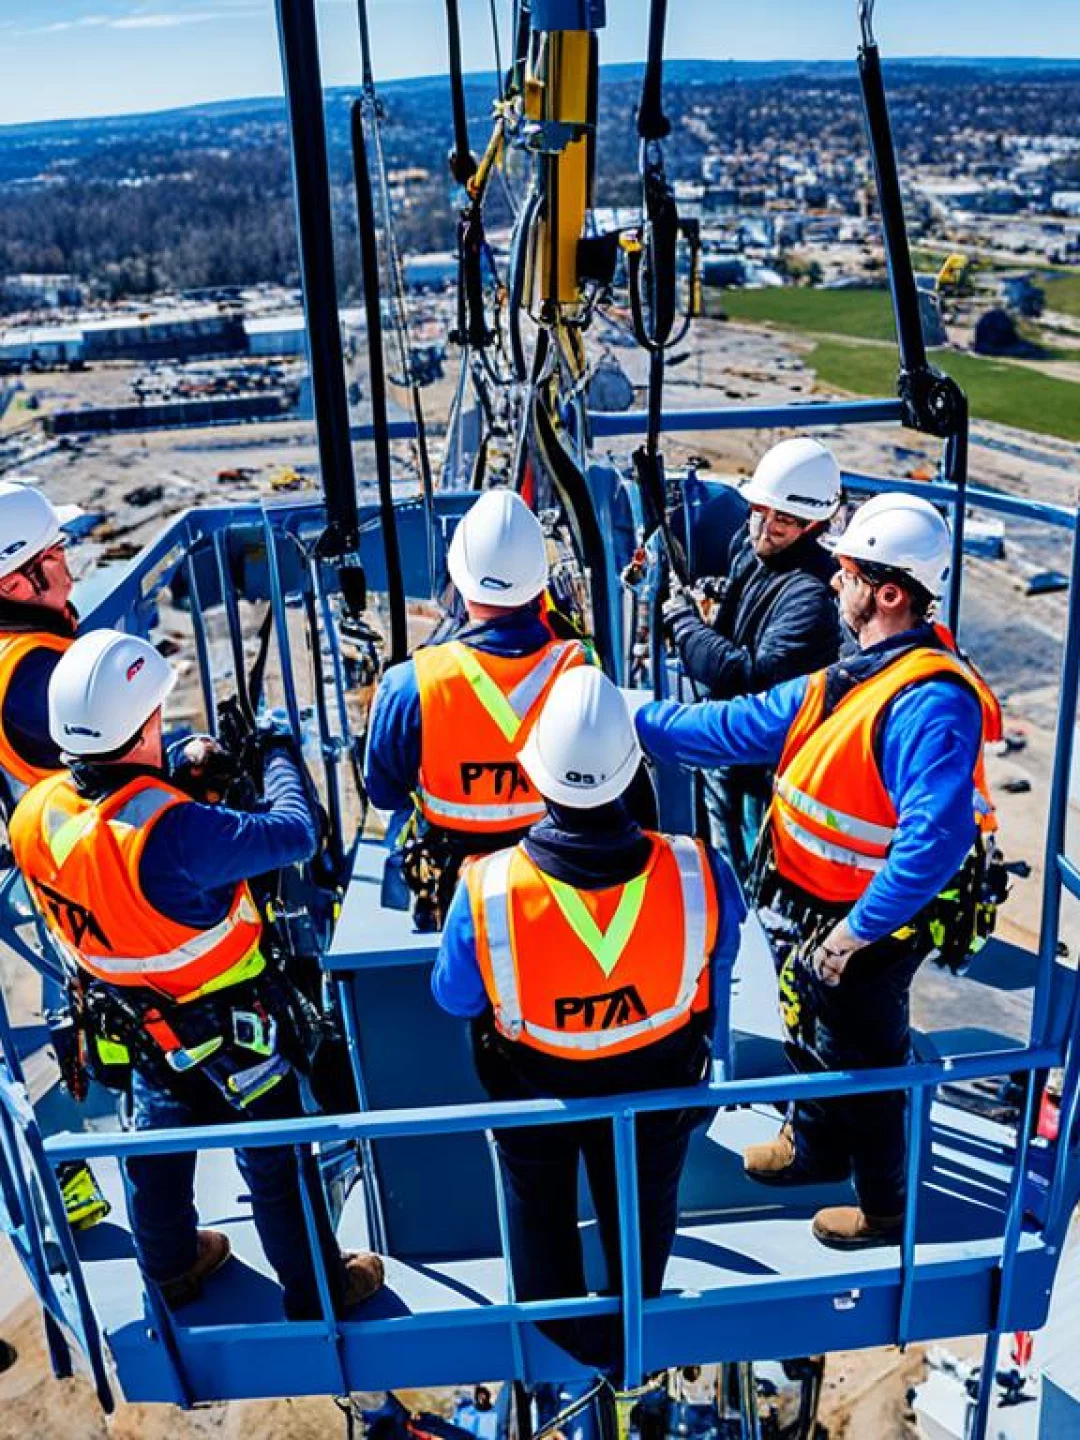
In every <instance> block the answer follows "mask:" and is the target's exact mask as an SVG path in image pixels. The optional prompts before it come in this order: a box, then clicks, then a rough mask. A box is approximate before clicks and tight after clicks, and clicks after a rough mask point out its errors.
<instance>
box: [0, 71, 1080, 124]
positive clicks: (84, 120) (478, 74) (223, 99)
mask: <svg viewBox="0 0 1080 1440" xmlns="http://www.w3.org/2000/svg"><path fill="white" fill-rule="evenodd" d="M666 63H668V64H680V63H682V64H692V65H716V66H728V65H730V66H740V65H741V66H749V67H762V66H768V65H791V66H796V67H798V68H800V69H813V68H817V67H821V66H827V65H851V66H852V68H853V70H854V66H855V59H854V57H853V56H851V55H843V56H838V57H836V58H829V57H820V58H818V59H814V60H804V59H800V58H798V57H787V56H775V57H773V58H771V59H738V58H736V57H735V56H727V57H724V58H715V57H714V58H711V59H701V58H699V57H697V56H693V55H675V56H670V57H668V60H667V61H666ZM1002 63H1007V64H1009V65H1012V66H1017V65H1025V64H1033V65H1040V66H1041V65H1060V66H1061V67H1062V68H1070V67H1072V66H1074V65H1075V66H1080V55H895V56H889V57H887V58H884V59H883V64H884V66H885V68H886V69H890V68H892V67H894V66H896V65H920V64H921V65H926V64H932V65H949V64H955V65H995V64H1002ZM644 68H645V67H644V62H642V61H637V60H613V61H608V62H607V63H605V64H604V65H602V66H601V67H600V70H601V73H602V72H603V71H605V70H639V71H640V70H644ZM495 74H496V71H495V70H494V68H484V69H478V70H468V71H466V72H465V75H464V78H465V79H466V80H468V79H477V78H479V79H486V78H488V77H491V76H493V75H495ZM449 78H450V77H449V73H448V72H447V71H445V70H439V71H432V72H430V73H428V74H424V75H398V76H394V77H393V78H391V79H387V80H383V81H382V82H381V83H380V82H378V81H377V82H376V90H381V89H390V88H397V87H399V86H403V85H421V84H427V83H430V82H431V81H436V80H445V81H447V82H449ZM361 90H362V84H361V82H359V81H357V82H356V83H355V84H354V85H353V84H349V85H327V86H325V87H324V94H328V95H329V94H335V93H340V92H342V91H346V92H348V91H355V92H356V93H358V94H359V93H360V91H361ZM284 102H285V96H284V92H278V93H274V94H265V93H263V94H253V95H219V96H217V97H214V98H207V99H205V100H191V101H187V102H185V103H183V104H181V105H162V106H161V107H160V108H158V109H152V110H143V109H136V110H107V111H91V112H89V113H86V114H78V115H53V116H46V117H44V118H42V119H34V120H5V121H0V133H2V132H3V131H10V130H28V129H34V128H35V127H38V126H46V125H79V124H88V123H93V122H95V121H107V120H139V119H150V118H151V117H153V116H157V115H171V114H176V115H182V114H185V113H189V112H191V111H195V110H205V109H207V108H209V107H213V106H224V105H245V104H248V105H252V104H260V103H269V104H277V103H281V104H284Z"/></svg>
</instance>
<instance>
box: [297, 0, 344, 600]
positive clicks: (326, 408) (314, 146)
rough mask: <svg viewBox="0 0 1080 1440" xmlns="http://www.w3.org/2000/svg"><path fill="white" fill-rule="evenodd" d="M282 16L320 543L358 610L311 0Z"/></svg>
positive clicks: (338, 327)
mask: <svg viewBox="0 0 1080 1440" xmlns="http://www.w3.org/2000/svg"><path fill="white" fill-rule="evenodd" d="M277 23H278V37H279V40H280V44H281V63H282V70H283V72H284V77H285V99H286V104H287V106H288V112H289V142H290V145H291V147H292V171H293V189H294V194H295V200H296V219H297V238H298V241H299V248H300V275H301V284H302V287H303V296H304V314H305V317H306V319H307V339H308V354H309V356H310V361H311V389H312V397H313V402H314V408H315V422H316V434H317V437H318V446H319V468H320V471H321V475H322V484H323V493H324V495H325V497H326V518H327V531H326V535H325V537H324V541H323V546H322V548H323V552H324V553H325V554H327V555H332V556H335V557H339V558H340V557H345V558H347V559H348V561H349V563H348V564H345V565H343V566H342V589H343V592H344V593H345V595H346V601H347V603H348V604H349V608H350V609H352V610H355V611H359V610H362V609H363V608H364V603H365V598H366V597H365V584H364V572H363V569H362V567H361V566H360V564H359V562H358V559H357V557H356V551H357V549H358V547H359V543H360V535H359V520H358V515H357V505H356V475H355V471H354V469H353V457H352V445H351V442H350V438H349V406H348V397H347V394H346V388H345V368H344V364H343V361H342V343H341V322H340V319H339V317H338V308H337V295H336V293H335V288H334V276H335V274H336V270H335V267H334V243H333V238H332V235H333V225H332V212H331V207H330V178H329V171H328V168H327V160H326V129H325V126H324V123H323V108H322V77H321V75H320V71H319V42H318V33H317V31H316V27H315V5H314V0H277Z"/></svg>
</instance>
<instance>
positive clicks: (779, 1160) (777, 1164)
mask: <svg viewBox="0 0 1080 1440" xmlns="http://www.w3.org/2000/svg"><path fill="white" fill-rule="evenodd" d="M743 1169H744V1170H745V1171H746V1173H747V1175H748V1176H749V1177H750V1179H751V1180H761V1181H764V1182H765V1183H766V1184H768V1185H783V1184H785V1183H790V1180H791V1178H792V1177H793V1175H794V1174H795V1173H796V1171H797V1166H796V1161H795V1132H794V1130H793V1129H792V1126H791V1121H790V1120H785V1121H784V1123H783V1125H782V1126H781V1127H780V1133H779V1134H778V1135H777V1136H776V1138H775V1139H774V1140H769V1141H768V1142H767V1143H766V1144H764V1145H748V1146H747V1148H746V1149H745V1150H744V1151H743ZM798 1178H799V1179H802V1178H803V1176H802V1175H801V1174H799V1177H798Z"/></svg>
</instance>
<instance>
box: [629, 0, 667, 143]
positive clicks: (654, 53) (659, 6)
mask: <svg viewBox="0 0 1080 1440" xmlns="http://www.w3.org/2000/svg"><path fill="white" fill-rule="evenodd" d="M666 24H667V0H652V4H651V5H650V6H649V50H648V58H647V59H646V62H645V80H644V83H643V84H642V87H641V103H640V104H639V105H638V112H637V132H638V134H639V135H640V136H641V138H642V140H663V139H664V138H665V137H666V136H668V135H670V134H671V121H670V120H669V119H668V118H667V116H666V115H665V114H664V102H663V95H662V93H661V92H662V89H663V83H664V27H665V26H666Z"/></svg>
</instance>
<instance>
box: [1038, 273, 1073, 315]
mask: <svg viewBox="0 0 1080 1440" xmlns="http://www.w3.org/2000/svg"><path fill="white" fill-rule="evenodd" d="M1039 283H1040V284H1041V285H1042V287H1043V289H1044V290H1045V292H1046V308H1047V309H1048V310H1060V311H1061V312H1062V313H1063V314H1065V315H1080V275H1063V276H1061V277H1060V278H1059V277H1058V276H1053V277H1051V276H1050V275H1049V274H1047V275H1044V276H1043V277H1042V279H1041V280H1040V282H1039Z"/></svg>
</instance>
